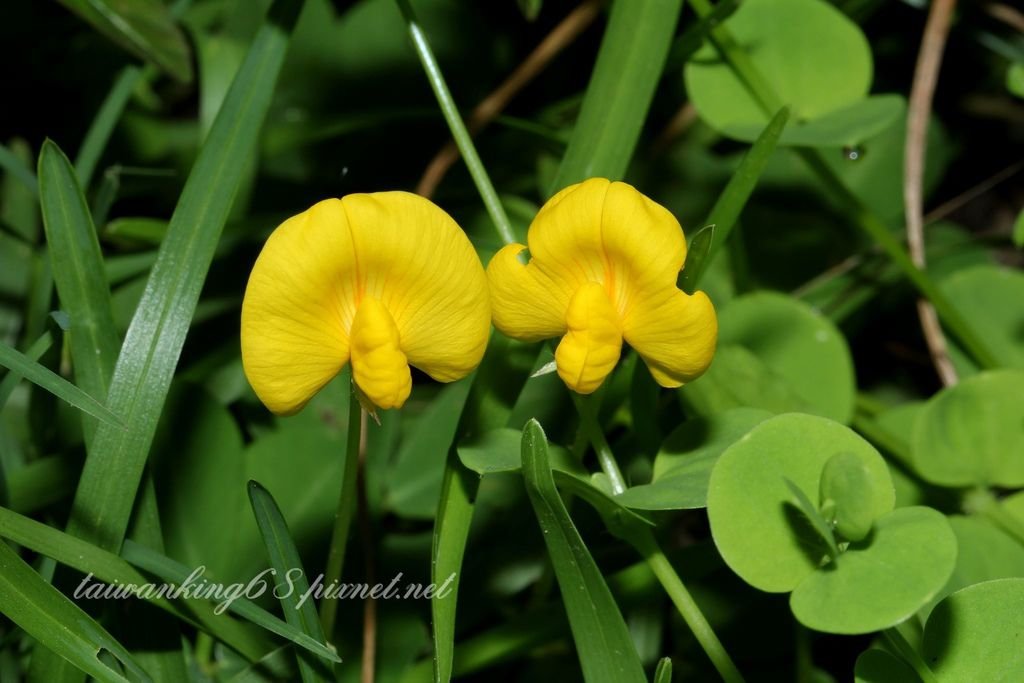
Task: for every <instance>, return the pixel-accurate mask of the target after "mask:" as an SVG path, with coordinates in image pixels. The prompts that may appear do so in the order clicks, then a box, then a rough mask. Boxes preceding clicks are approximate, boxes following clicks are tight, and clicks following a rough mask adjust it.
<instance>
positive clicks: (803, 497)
mask: <svg viewBox="0 0 1024 683" xmlns="http://www.w3.org/2000/svg"><path fill="white" fill-rule="evenodd" d="M832 457H833V458H834V457H835V456H832ZM854 457H856V456H854ZM826 464H827V463H826ZM782 481H784V482H785V483H786V488H788V489H789V492H790V493H791V494H792V498H791V499H790V500H791V501H795V502H796V507H797V509H798V510H800V512H802V513H803V515H804V519H806V520H807V521H808V522H810V523H811V527H812V528H813V529H814V530H815V531H816V532H817V534H818V538H819V539H820V540H822V541H824V542H825V545H827V546H828V551H829V555H831V556H832V558H833V559H834V558H835V557H837V556H838V555H839V546H838V545H836V537H835V535H834V534H833V533H832V528H831V527H830V526H829V525H828V522H826V521H825V518H824V517H822V516H821V512H819V511H818V508H816V507H814V503H812V502H811V499H810V498H808V497H807V494H806V493H804V490H803V489H802V488H800V487H799V486H797V485H796V484H794V483H793V481H792V480H791V479H790V478H789V477H783V478H782Z"/></svg>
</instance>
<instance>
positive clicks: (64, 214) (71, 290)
mask: <svg viewBox="0 0 1024 683" xmlns="http://www.w3.org/2000/svg"><path fill="white" fill-rule="evenodd" d="M39 200H40V205H41V206H42V210H43V225H44V227H45V229H46V241H47V244H48V246H49V252H50V260H51V263H52V266H53V268H52V270H53V279H54V284H56V285H57V295H58V296H59V297H60V303H61V308H62V309H63V311H64V312H65V313H66V314H67V315H68V318H69V319H70V330H69V334H70V340H71V358H72V360H73V361H74V367H75V380H76V381H77V382H78V385H79V386H80V387H81V388H82V390H83V391H85V392H87V393H89V394H92V395H94V396H101V397H104V398H105V397H106V396H107V390H108V389H109V388H110V376H111V375H112V374H113V371H114V363H115V362H116V361H117V351H118V348H119V347H120V339H118V335H117V332H116V329H115V327H114V314H113V309H112V307H111V304H110V290H109V289H108V287H107V280H106V277H105V274H104V269H103V255H102V254H101V252H100V243H99V240H98V239H97V238H96V229H95V228H94V227H93V224H92V216H91V215H90V214H89V205H88V204H87V203H86V201H85V197H84V196H83V194H82V190H81V188H80V187H79V185H78V177H77V175H76V174H75V169H74V168H73V167H72V166H71V162H70V161H68V158H67V157H66V156H64V153H63V152H62V151H61V150H60V148H59V147H57V145H56V143H54V142H53V141H52V140H47V141H46V142H44V143H43V149H42V151H41V152H40V153H39ZM85 428H86V435H87V437H88V436H91V435H92V432H93V431H94V424H93V423H92V422H91V421H86V422H85ZM88 441H89V439H88V438H87V439H86V442H87V443H88Z"/></svg>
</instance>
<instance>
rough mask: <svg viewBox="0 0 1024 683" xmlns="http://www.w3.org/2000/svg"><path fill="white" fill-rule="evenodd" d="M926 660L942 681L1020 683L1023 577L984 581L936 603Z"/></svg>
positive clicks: (1023, 644)
mask: <svg viewBox="0 0 1024 683" xmlns="http://www.w3.org/2000/svg"><path fill="white" fill-rule="evenodd" d="M921 648H922V651H923V655H924V659H925V661H926V662H927V663H928V666H929V667H931V669H932V671H934V672H935V675H936V676H937V677H938V678H939V680H941V681H942V682H943V683H973V682H974V681H985V682H986V683H1016V682H1017V681H1019V680H1020V677H1021V672H1022V671H1024V579H1021V578H1016V579H1000V580H998V581H986V582H985V583H979V584H976V585H974V586H970V587H968V588H964V589H963V590H960V591H957V592H956V593H953V594H952V595H950V596H949V597H948V598H946V599H945V600H943V601H942V602H940V603H939V604H938V606H936V608H935V610H934V611H933V612H932V615H931V617H930V618H929V619H928V624H927V625H926V626H925V629H924V641H923V643H922V645H921Z"/></svg>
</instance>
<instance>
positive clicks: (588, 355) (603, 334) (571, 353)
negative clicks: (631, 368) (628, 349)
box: [555, 282, 622, 394]
mask: <svg viewBox="0 0 1024 683" xmlns="http://www.w3.org/2000/svg"><path fill="white" fill-rule="evenodd" d="M566 322H567V326H568V328H569V331H568V332H567V333H566V335H565V336H564V337H562V341H561V342H560V343H559V344H558V348H557V349H556V350H555V365H556V367H557V368H558V376H559V377H561V378H562V381H564V382H565V383H566V385H568V387H569V388H570V389H572V390H573V391H575V392H577V393H580V394H590V393H593V392H594V391H595V390H596V389H597V388H598V387H599V386H601V383H602V382H604V379H605V377H607V376H608V374H609V373H610V372H611V371H612V370H613V369H614V368H615V364H616V363H618V362H619V355H620V354H621V353H622V331H621V329H620V327H619V315H618V313H617V312H616V311H615V309H614V308H612V303H611V300H610V299H609V298H608V294H607V293H606V292H605V289H604V286H602V285H600V284H598V283H596V282H588V283H586V284H584V285H583V286H582V287H580V288H579V289H578V290H577V291H576V294H575V295H574V296H573V297H572V301H570V303H569V310H568V313H567V315H566Z"/></svg>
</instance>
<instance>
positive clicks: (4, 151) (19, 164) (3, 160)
mask: <svg viewBox="0 0 1024 683" xmlns="http://www.w3.org/2000/svg"><path fill="white" fill-rule="evenodd" d="M0 168H2V169H3V170H5V171H6V172H7V173H9V174H10V175H11V176H12V177H14V178H17V179H18V180H20V181H21V183H22V184H23V185H24V186H25V187H27V188H28V189H29V190H31V191H32V194H36V195H37V194H39V186H38V184H37V183H36V176H35V174H34V173H32V171H31V170H30V169H29V167H28V166H26V165H25V163H24V162H23V161H22V160H21V159H19V158H18V155H17V154H15V153H14V152H12V151H11V150H10V149H9V148H8V147H7V146H6V145H0Z"/></svg>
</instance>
